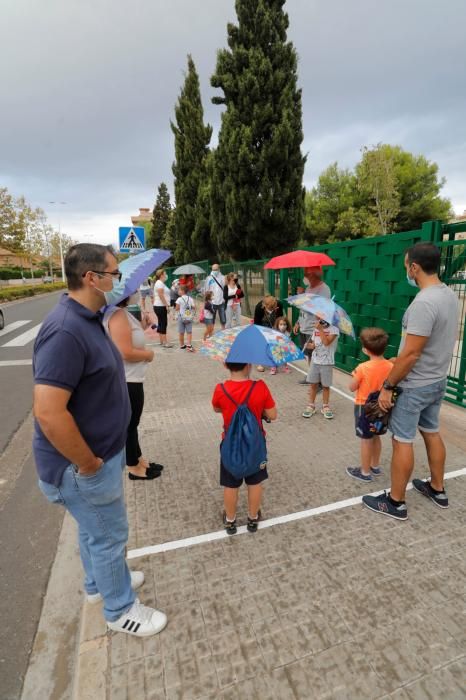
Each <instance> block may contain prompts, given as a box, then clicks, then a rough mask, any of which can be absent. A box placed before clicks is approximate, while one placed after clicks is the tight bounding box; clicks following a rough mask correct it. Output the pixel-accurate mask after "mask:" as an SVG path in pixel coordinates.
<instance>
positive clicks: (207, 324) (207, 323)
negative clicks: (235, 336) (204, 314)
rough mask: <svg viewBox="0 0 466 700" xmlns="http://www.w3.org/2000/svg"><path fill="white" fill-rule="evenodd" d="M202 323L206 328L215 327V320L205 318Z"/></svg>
mask: <svg viewBox="0 0 466 700" xmlns="http://www.w3.org/2000/svg"><path fill="white" fill-rule="evenodd" d="M202 323H203V324H204V325H205V326H213V325H214V319H213V318H204V320H203V321H202Z"/></svg>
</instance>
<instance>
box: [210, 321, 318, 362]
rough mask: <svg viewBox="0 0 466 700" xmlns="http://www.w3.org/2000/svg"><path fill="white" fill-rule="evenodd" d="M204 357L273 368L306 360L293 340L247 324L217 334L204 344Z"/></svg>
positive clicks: (277, 332)
mask: <svg viewBox="0 0 466 700" xmlns="http://www.w3.org/2000/svg"><path fill="white" fill-rule="evenodd" d="M200 352H201V354H202V355H205V356H206V357H211V358H213V359H214V360H222V361H225V360H226V361H227V362H247V363H248V364H254V365H267V366H269V367H274V366H278V365H284V364H286V363H287V362H292V361H293V360H302V359H303V358H304V355H303V353H302V352H301V350H300V349H299V348H298V347H296V345H295V344H294V343H293V341H292V340H290V338H288V337H287V336H286V335H284V334H283V333H280V332H279V331H276V330H274V329H273V328H264V327H263V326H256V325H248V326H236V327H235V328H229V329H227V330H224V331H218V332H217V333H215V334H214V335H213V336H211V337H210V338H208V339H207V340H205V341H204V343H203V346H202V347H201V350H200Z"/></svg>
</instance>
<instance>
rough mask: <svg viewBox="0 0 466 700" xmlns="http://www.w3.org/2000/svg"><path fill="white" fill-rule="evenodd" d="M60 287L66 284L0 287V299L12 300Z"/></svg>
mask: <svg viewBox="0 0 466 700" xmlns="http://www.w3.org/2000/svg"><path fill="white" fill-rule="evenodd" d="M60 289H66V284H63V282H54V283H53V284H34V285H27V286H26V285H24V286H22V287H0V301H13V300H14V299H22V298H23V297H33V296H35V295H36V294H44V293H47V292H56V291H58V290H60Z"/></svg>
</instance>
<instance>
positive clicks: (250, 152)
mask: <svg viewBox="0 0 466 700" xmlns="http://www.w3.org/2000/svg"><path fill="white" fill-rule="evenodd" d="M284 4H285V0H236V3H235V7H236V14H237V17H238V24H237V25H234V24H229V25H228V27H227V31H228V46H229V49H223V50H221V51H219V52H218V55H217V66H216V71H215V74H214V75H213V76H212V78H211V84H212V86H213V87H215V88H220V89H221V90H222V92H223V96H217V97H214V98H213V100H212V101H213V102H214V104H224V105H225V108H226V109H225V111H224V113H223V114H222V124H221V129H220V133H219V143H218V148H217V149H216V152H215V157H214V163H213V177H212V191H211V207H212V210H211V221H212V233H213V238H214V241H215V243H216V246H217V249H218V250H217V252H218V253H220V254H221V255H226V256H230V257H233V258H236V259H239V260H241V259H244V258H250V257H255V258H257V257H264V256H268V255H270V254H273V253H278V252H282V251H284V250H286V249H289V248H290V247H291V246H293V244H294V243H295V242H296V241H297V240H298V238H299V237H300V235H301V233H302V227H303V218H304V216H303V215H304V190H303V186H302V177H303V171H304V163H305V158H304V157H303V156H302V154H301V143H302V140H303V132H302V109H301V90H299V89H298V88H297V56H296V51H295V49H294V47H293V44H292V43H291V42H289V41H287V29H288V16H287V14H286V13H285V12H284V9H283V6H284Z"/></svg>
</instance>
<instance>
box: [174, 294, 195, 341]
mask: <svg viewBox="0 0 466 700" xmlns="http://www.w3.org/2000/svg"><path fill="white" fill-rule="evenodd" d="M187 291H188V290H187V288H186V286H185V285H183V284H180V286H179V293H180V296H179V297H178V299H177V300H176V310H177V312H178V333H179V338H180V350H187V351H188V352H194V348H193V346H192V338H193V320H194V312H195V310H196V305H195V303H194V301H193V300H192V299H191V297H190V296H189V295H188V294H187ZM185 333H186V335H187V341H188V342H187V343H186V344H185V342H184V335H185Z"/></svg>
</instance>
